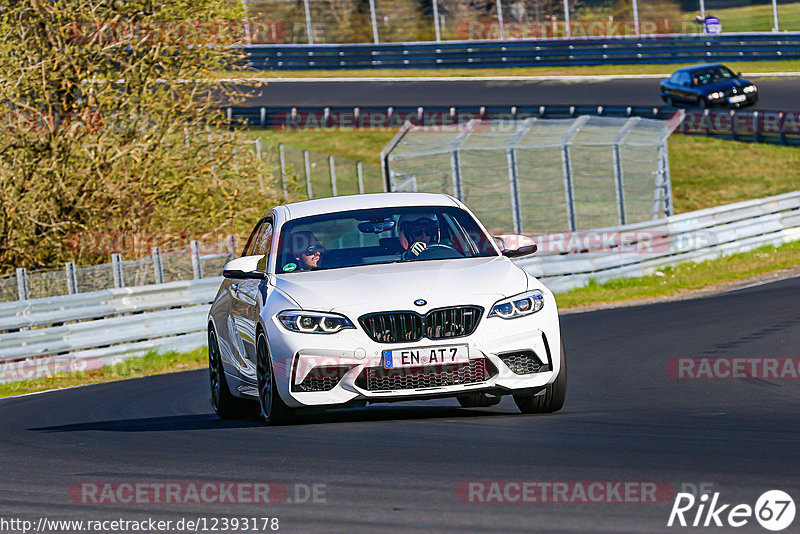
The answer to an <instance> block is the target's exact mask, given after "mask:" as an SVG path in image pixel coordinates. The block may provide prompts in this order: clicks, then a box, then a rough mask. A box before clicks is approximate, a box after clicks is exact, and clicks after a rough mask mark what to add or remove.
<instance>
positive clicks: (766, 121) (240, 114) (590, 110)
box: [228, 105, 800, 145]
mask: <svg viewBox="0 0 800 534" xmlns="http://www.w3.org/2000/svg"><path fill="white" fill-rule="evenodd" d="M229 109H230V111H229V112H228V116H229V117H231V119H232V120H234V121H238V122H239V123H242V124H245V125H247V126H252V127H261V128H279V129H322V130H324V129H330V130H336V129H342V128H359V129H367V130H369V129H386V130H399V129H400V127H402V126H403V124H404V123H405V122H406V121H407V120H408V121H411V122H412V123H414V124H418V125H425V126H446V125H452V124H461V123H468V122H469V121H471V120H473V119H481V120H509V121H511V120H523V119H527V118H529V117H538V118H546V119H561V118H575V117H578V116H580V115H598V116H604V117H642V118H651V119H663V120H666V119H669V118H670V117H672V116H673V115H674V114H675V113H676V112H677V111H678V110H676V109H675V108H670V107H666V106H660V107H658V106H657V107H653V106H585V105H584V106H577V105H558V106H553V105H549V106H459V107H455V106H452V107H442V106H438V107H437V106H427V107H408V106H406V107H394V106H390V107H374V106H373V107H355V108H350V107H320V108H312V107H302V108H298V107H270V108H268V107H235V108H229ZM684 111H685V115H684V120H683V122H682V123H681V125H680V127H679V128H678V129H677V130H676V132H678V133H683V134H687V135H704V136H709V137H718V138H722V139H734V140H739V141H751V142H757V143H773V144H783V145H800V111H775V110H751V109H735V110H728V109H705V110H691V109H687V110H684Z"/></svg>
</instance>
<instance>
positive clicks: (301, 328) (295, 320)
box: [278, 310, 355, 334]
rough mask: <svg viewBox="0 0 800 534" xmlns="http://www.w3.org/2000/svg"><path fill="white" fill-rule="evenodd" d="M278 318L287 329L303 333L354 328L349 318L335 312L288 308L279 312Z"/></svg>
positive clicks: (331, 332)
mask: <svg viewBox="0 0 800 534" xmlns="http://www.w3.org/2000/svg"><path fill="white" fill-rule="evenodd" d="M278 320H279V321H280V322H281V324H282V325H283V326H284V327H285V328H286V329H287V330H291V331H292V332H301V333H303V334H335V333H336V332H340V331H342V330H345V329H346V328H355V326H353V323H351V322H350V319H348V318H347V317H345V316H344V315H339V314H337V313H323V312H313V311H292V310H289V311H284V312H281V313H279V314H278Z"/></svg>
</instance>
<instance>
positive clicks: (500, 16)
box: [497, 0, 566, 41]
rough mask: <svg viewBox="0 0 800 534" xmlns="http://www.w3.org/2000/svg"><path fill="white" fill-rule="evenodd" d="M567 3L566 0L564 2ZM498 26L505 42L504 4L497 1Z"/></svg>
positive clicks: (499, 0) (501, 37) (501, 38)
mask: <svg viewBox="0 0 800 534" xmlns="http://www.w3.org/2000/svg"><path fill="white" fill-rule="evenodd" d="M564 1H565V2H566V0H564ZM497 25H498V26H499V27H500V40H501V41H504V40H505V38H506V29H505V25H504V24H503V2H502V1H501V0H497Z"/></svg>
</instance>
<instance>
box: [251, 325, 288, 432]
mask: <svg viewBox="0 0 800 534" xmlns="http://www.w3.org/2000/svg"><path fill="white" fill-rule="evenodd" d="M273 371H274V369H273V367H272V358H270V355H269V346H268V345H267V338H266V337H265V336H264V334H263V333H259V334H258V340H257V341H256V379H257V382H258V400H259V402H260V403H261V417H263V418H264V421H266V422H267V423H268V424H270V425H280V424H286V423H288V422H290V421H291V419H292V417H293V416H294V410H292V409H291V408H289V407H288V406H286V404H284V402H283V400H282V399H281V396H280V394H279V393H278V391H277V388H276V386H275V373H274V372H273Z"/></svg>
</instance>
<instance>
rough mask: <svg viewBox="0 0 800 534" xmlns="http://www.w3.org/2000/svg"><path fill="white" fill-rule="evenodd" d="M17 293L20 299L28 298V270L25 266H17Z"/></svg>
mask: <svg viewBox="0 0 800 534" xmlns="http://www.w3.org/2000/svg"><path fill="white" fill-rule="evenodd" d="M17 295H18V296H19V300H28V296H29V293H28V271H26V270H25V267H17Z"/></svg>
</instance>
